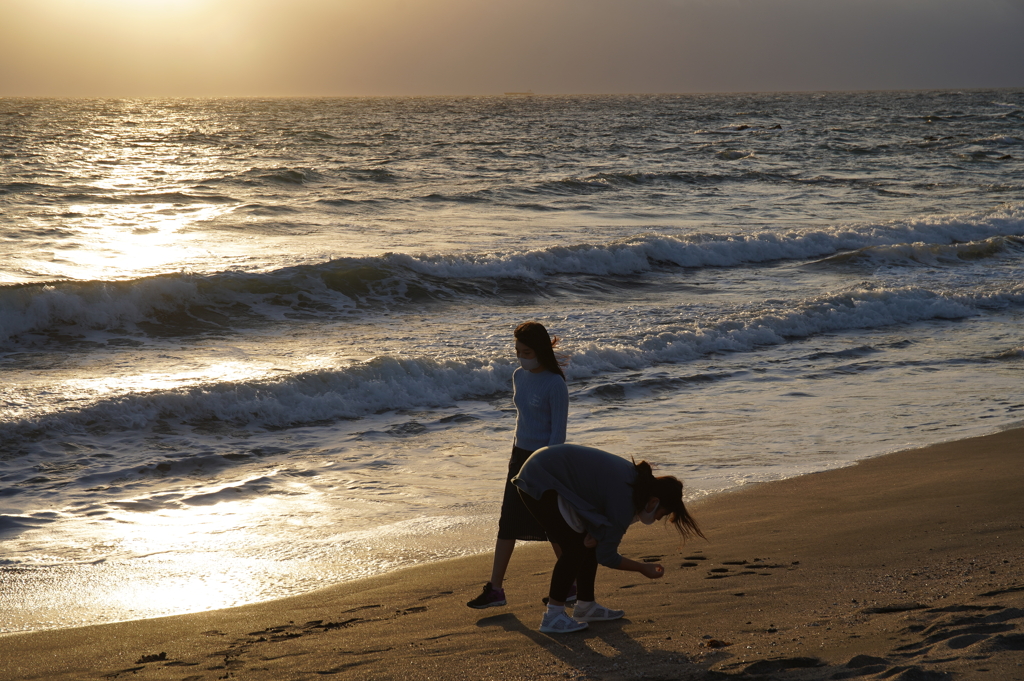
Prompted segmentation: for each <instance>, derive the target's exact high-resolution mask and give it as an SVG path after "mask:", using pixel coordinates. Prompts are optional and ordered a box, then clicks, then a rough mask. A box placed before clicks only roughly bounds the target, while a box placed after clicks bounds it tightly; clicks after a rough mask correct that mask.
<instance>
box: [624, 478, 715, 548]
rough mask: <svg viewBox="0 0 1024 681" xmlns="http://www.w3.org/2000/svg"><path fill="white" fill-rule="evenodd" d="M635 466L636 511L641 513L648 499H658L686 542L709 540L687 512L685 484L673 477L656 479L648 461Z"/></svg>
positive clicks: (634, 500)
mask: <svg viewBox="0 0 1024 681" xmlns="http://www.w3.org/2000/svg"><path fill="white" fill-rule="evenodd" d="M633 465H634V466H635V467H636V480H635V481H634V482H633V508H634V510H635V511H636V512H637V513H639V512H640V511H642V510H643V509H644V507H645V506H647V500H648V499H650V498H651V497H657V498H658V501H659V503H660V505H661V507H662V508H664V509H667V510H668V511H669V512H670V513H671V516H670V517H669V522H670V523H672V524H673V525H675V526H676V530H677V531H678V532H679V534H680V536H682V538H683V540H684V541H685V540H687V539H692V538H693V537H700V538H701V539H707V537H705V536H704V533H703V532H701V531H700V527H699V526H698V525H697V521H696V520H694V519H693V516H691V515H690V512H689V511H688V510H686V504H685V503H683V483H682V482H681V481H680V480H679V479H678V478H676V477H674V476H671V475H663V476H660V477H654V470H653V469H652V468H651V464H649V463H647V462H646V461H641V462H640V463H636V462H635V461H634V462H633Z"/></svg>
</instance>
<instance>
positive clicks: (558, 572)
mask: <svg viewBox="0 0 1024 681" xmlns="http://www.w3.org/2000/svg"><path fill="white" fill-rule="evenodd" d="M520 496H521V497H522V498H523V503H524V504H526V508H528V509H529V510H530V513H532V514H533V515H534V517H535V518H537V520H538V522H540V524H541V526H543V527H544V530H545V532H547V535H548V537H549V538H550V539H551V540H552V543H553V544H557V545H558V547H559V548H560V550H561V551H560V555H558V553H557V552H556V555H558V560H557V561H556V562H555V568H554V570H552V572H551V586H550V589H549V591H548V600H549V602H550V603H551V604H552V605H564V604H565V599H566V596H567V595H568V593H569V588H570V587H571V586H572V583H573V582H574V581H577V582H578V580H579V579H580V578H582V579H583V580H585V581H589V587H588V588H589V590H590V594H591V597H593V591H594V577H595V576H596V574H597V559H596V557H595V555H594V551H593V549H587V548H586V547H585V546H584V545H583V537H584V535H583V534H581V533H579V532H576V531H575V530H573V529H572V528H571V527H569V525H568V524H566V522H565V519H564V518H562V514H561V512H560V511H559V510H558V495H557V494H556V493H555V491H554V490H548V491H547V492H545V493H544V495H543V496H542V497H541V498H540V499H539V500H538V499H534V498H533V497H531V496H530V495H529V494H526V493H525V492H520ZM588 554H589V558H588ZM590 563H593V565H592V567H591V565H590ZM579 586H580V585H579V583H577V587H579Z"/></svg>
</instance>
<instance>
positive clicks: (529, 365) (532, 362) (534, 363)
mask: <svg viewBox="0 0 1024 681" xmlns="http://www.w3.org/2000/svg"><path fill="white" fill-rule="evenodd" d="M519 366H521V367H523V368H524V369H526V370H527V371H533V370H534V369H537V368H539V367H540V360H539V359H537V358H533V359H526V358H525V357H520V358H519Z"/></svg>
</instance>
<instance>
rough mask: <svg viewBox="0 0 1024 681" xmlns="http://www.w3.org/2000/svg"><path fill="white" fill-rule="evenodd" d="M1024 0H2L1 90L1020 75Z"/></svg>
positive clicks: (835, 81)
mask: <svg viewBox="0 0 1024 681" xmlns="http://www.w3.org/2000/svg"><path fill="white" fill-rule="evenodd" d="M1022 36H1024V0H0V96H71V97H165V96H166V97H170V96H195V97H217V96H244V97H264V96H270V97H277V96H382V95H383V96H393V95H494V94H501V93H503V92H507V91H532V92H535V93H537V94H616V93H687V92H764V91H819V90H892V89H960V88H990V87H1024V37H1022Z"/></svg>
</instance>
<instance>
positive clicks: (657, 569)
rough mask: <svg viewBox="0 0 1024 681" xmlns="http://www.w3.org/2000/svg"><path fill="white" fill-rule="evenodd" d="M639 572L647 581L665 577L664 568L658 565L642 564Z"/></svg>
mask: <svg viewBox="0 0 1024 681" xmlns="http://www.w3.org/2000/svg"><path fill="white" fill-rule="evenodd" d="M640 572H642V573H643V575H644V577H647V578H649V579H660V578H661V577H664V576H665V568H663V567H662V566H661V564H660V563H644V567H643V569H642V570H641V571H640Z"/></svg>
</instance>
